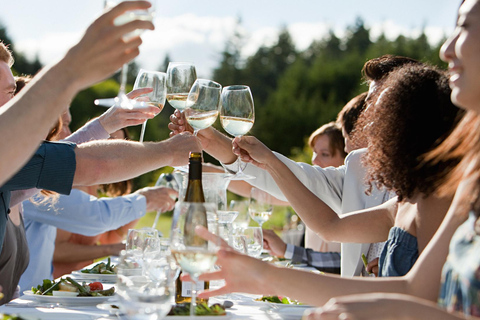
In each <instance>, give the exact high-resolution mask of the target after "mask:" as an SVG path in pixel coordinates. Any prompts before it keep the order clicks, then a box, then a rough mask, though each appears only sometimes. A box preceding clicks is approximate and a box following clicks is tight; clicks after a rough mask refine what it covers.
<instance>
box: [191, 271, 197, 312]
mask: <svg viewBox="0 0 480 320" xmlns="http://www.w3.org/2000/svg"><path fill="white" fill-rule="evenodd" d="M191 278H192V302H190V318H193V317H194V316H195V307H196V306H197V279H196V278H193V277H191Z"/></svg>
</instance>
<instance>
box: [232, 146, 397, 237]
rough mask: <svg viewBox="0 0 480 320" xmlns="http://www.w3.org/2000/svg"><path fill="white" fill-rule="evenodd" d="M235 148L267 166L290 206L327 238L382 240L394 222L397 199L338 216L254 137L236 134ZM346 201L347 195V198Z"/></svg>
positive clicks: (250, 160) (238, 152)
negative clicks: (237, 136)
mask: <svg viewBox="0 0 480 320" xmlns="http://www.w3.org/2000/svg"><path fill="white" fill-rule="evenodd" d="M233 146H234V152H235V153H237V154H238V155H240V156H241V157H242V160H244V161H247V162H250V163H252V164H253V165H255V166H258V167H260V168H262V169H264V170H266V171H267V172H268V173H270V175H271V176H272V177H273V179H274V180H275V182H276V184H277V185H278V187H279V188H280V189H281V191H282V192H283V194H284V195H285V197H286V198H287V199H288V201H289V202H290V204H291V205H292V207H293V209H294V210H295V212H297V214H298V215H299V216H300V217H301V218H302V220H303V221H304V222H305V223H306V224H307V225H308V227H309V228H311V229H312V230H314V231H315V232H316V233H318V234H319V235H320V236H321V237H322V238H323V239H325V240H327V241H336V242H360V243H362V242H363V243H374V242H380V241H385V240H386V239H387V238H388V231H389V230H390V228H391V227H392V226H393V223H394V213H395V211H396V199H392V200H390V201H388V202H386V203H385V204H383V205H381V206H378V207H375V208H370V209H366V210H361V211H357V212H354V213H351V214H349V215H347V216H342V217H339V216H338V215H337V214H336V213H335V211H333V210H332V209H331V208H330V207H329V206H328V205H327V204H326V203H325V202H324V201H322V200H321V199H320V198H319V197H317V196H316V195H315V194H314V193H312V192H311V191H310V190H309V189H308V188H307V187H305V186H304V184H303V183H301V182H300V181H299V180H298V178H297V177H296V176H295V175H294V174H293V172H292V171H291V170H290V169H289V168H288V167H287V166H286V165H285V164H284V163H283V162H282V161H280V160H279V159H278V158H277V157H276V156H275V155H274V154H273V153H272V152H271V151H270V150H269V149H268V148H267V147H266V146H265V145H264V144H262V143H261V142H260V141H259V140H258V139H256V138H255V137H242V138H241V139H239V138H235V140H234V142H233ZM346 200H347V201H348V199H346Z"/></svg>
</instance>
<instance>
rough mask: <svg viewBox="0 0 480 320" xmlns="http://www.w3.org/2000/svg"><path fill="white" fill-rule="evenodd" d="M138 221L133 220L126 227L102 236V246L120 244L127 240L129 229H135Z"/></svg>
mask: <svg viewBox="0 0 480 320" xmlns="http://www.w3.org/2000/svg"><path fill="white" fill-rule="evenodd" d="M137 222H138V220H133V221H132V222H129V223H127V224H126V225H124V226H121V227H120V228H118V229H115V230H110V231H107V232H104V233H102V234H101V235H100V239H99V241H100V243H101V244H113V243H119V242H122V241H123V240H125V238H126V236H127V233H128V229H134V228H135V225H136V224H137Z"/></svg>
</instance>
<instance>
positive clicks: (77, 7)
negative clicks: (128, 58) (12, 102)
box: [0, 0, 459, 77]
mask: <svg viewBox="0 0 480 320" xmlns="http://www.w3.org/2000/svg"><path fill="white" fill-rule="evenodd" d="M156 4H157V17H156V19H155V25H156V30H155V31H153V32H147V33H145V34H144V36H143V39H144V44H143V45H142V47H141V54H140V56H139V57H138V58H137V62H138V63H139V64H140V65H141V66H142V67H144V68H156V67H157V66H159V65H160V64H161V62H162V61H163V59H164V57H165V54H166V53H169V54H170V57H171V58H172V59H173V60H177V61H192V62H194V63H195V64H196V66H197V71H198V74H199V76H201V77H208V76H209V75H210V72H211V69H212V68H213V67H215V66H216V65H217V63H218V60H219V56H220V52H221V51H222V49H223V48H224V44H225V40H226V39H228V37H229V36H230V35H231V34H232V32H233V30H234V26H235V21H236V18H237V17H240V18H241V19H242V24H241V30H242V32H243V34H244V36H245V39H246V44H245V47H244V48H243V49H244V52H243V53H244V54H245V55H249V54H251V53H253V52H255V50H256V49H257V48H258V47H259V46H260V45H262V44H267V45H268V44H271V43H272V42H273V41H275V40H276V39H277V35H278V31H279V29H280V27H282V26H287V28H288V30H289V31H290V32H291V34H292V37H293V39H294V41H295V43H296V46H297V48H298V49H304V48H305V47H306V46H308V44H310V43H311V41H312V40H313V39H318V38H321V37H322V36H323V35H325V34H326V32H327V31H328V30H329V29H333V30H334V31H335V32H336V33H337V35H339V36H342V33H343V32H344V31H345V28H346V27H347V26H349V25H352V24H353V23H354V21H355V19H356V18H357V17H361V18H363V19H364V21H365V23H366V25H367V26H368V27H369V28H371V34H372V36H373V37H375V36H376V35H378V34H379V33H380V32H382V31H383V32H385V33H386V34H387V36H389V37H391V38H394V37H396V36H398V35H399V34H400V33H402V34H406V35H413V36H415V35H417V34H418V33H419V32H420V31H421V30H422V29H425V30H426V32H427V34H428V35H429V36H430V37H431V39H433V40H434V41H438V39H441V37H442V36H444V35H445V34H448V33H450V32H451V31H452V30H453V26H454V23H455V17H456V10H457V7H458V4H459V1H455V0H362V1H360V0H334V1H332V0H290V1H285V0H242V1H230V0H223V1H220V0H204V1H197V0H174V1H172V0H170V1H164V0H156ZM102 7H103V0H74V1H72V0H70V1H68V0H43V1H39V0H20V1H3V2H2V10H0V23H2V24H3V25H5V26H6V27H7V31H8V33H9V35H10V37H11V38H12V39H13V40H14V42H15V44H16V46H17V48H18V49H20V50H22V51H24V52H25V53H26V54H27V55H29V56H31V57H32V56H34V55H35V54H38V55H39V57H40V59H41V61H42V62H43V63H51V62H52V61H54V60H56V59H58V58H59V57H60V56H61V55H62V54H63V53H64V52H65V51H66V50H67V49H68V48H69V47H70V46H71V45H73V44H74V43H75V42H76V41H78V39H79V38H80V36H81V35H82V33H83V31H84V30H85V28H86V27H87V26H88V25H89V24H90V22H91V21H93V20H94V19H95V17H96V16H97V15H98V14H99V13H100V12H101V10H102Z"/></svg>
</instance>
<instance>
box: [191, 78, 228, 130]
mask: <svg viewBox="0 0 480 320" xmlns="http://www.w3.org/2000/svg"><path fill="white" fill-rule="evenodd" d="M221 90H222V86H221V85H220V84H219V83H217V82H215V81H211V80H206V79H197V80H195V83H194V84H193V86H192V88H191V89H190V92H189V94H188V98H187V103H186V108H185V110H184V113H185V119H186V120H187V122H188V124H189V125H190V126H191V127H192V128H193V134H194V135H195V136H196V135H197V133H198V131H199V130H202V129H206V128H208V127H210V126H211V125H212V124H213V123H214V122H215V120H217V117H218V105H219V102H220V93H221Z"/></svg>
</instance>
